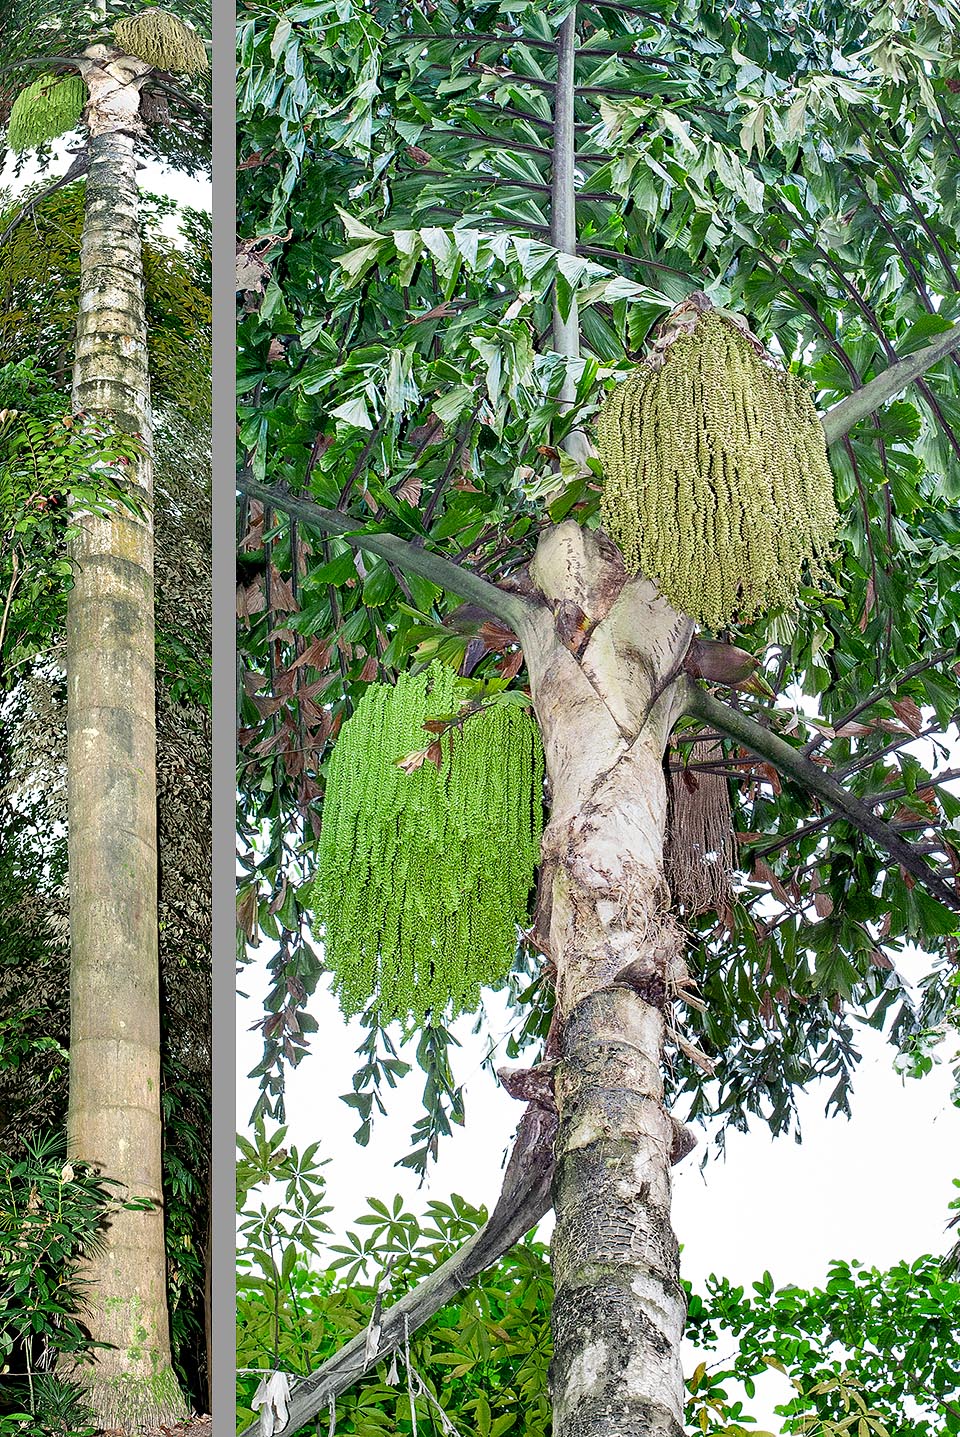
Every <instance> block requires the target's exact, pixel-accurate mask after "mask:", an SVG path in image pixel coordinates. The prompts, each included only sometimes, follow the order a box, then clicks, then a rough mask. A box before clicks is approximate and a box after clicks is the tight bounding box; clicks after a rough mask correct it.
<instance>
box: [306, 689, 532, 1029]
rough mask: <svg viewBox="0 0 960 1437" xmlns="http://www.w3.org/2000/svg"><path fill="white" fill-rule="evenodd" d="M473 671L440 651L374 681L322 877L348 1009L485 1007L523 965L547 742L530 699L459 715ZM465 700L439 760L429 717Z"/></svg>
mask: <svg viewBox="0 0 960 1437" xmlns="http://www.w3.org/2000/svg"><path fill="white" fill-rule="evenodd" d="M461 703H462V682H461V681H458V679H457V678H456V676H455V674H454V673H453V672H452V671H451V670H450V669H449V668H447V667H446V666H445V665H443V664H441V663H438V662H434V663H433V664H431V665H430V667H429V668H428V669H425V670H424V671H423V672H421V673H418V674H401V675H400V676H399V678H398V680H397V682H396V684H395V685H387V684H374V685H371V686H370V687H369V688H368V689H367V691H366V693H365V694H364V696H363V698H362V699H361V700H360V702H359V704H358V705H357V709H356V712H355V713H354V714H353V716H352V718H350V719H349V720H348V722H347V723H345V724H344V726H343V728H342V730H341V732H340V736H339V738H338V739H337V743H336V747H335V749H334V752H333V755H332V758H331V760H330V768H329V773H328V777H327V789H326V795H325V798H324V808H323V827H322V831H321V835H320V843H319V851H318V854H317V876H316V878H315V879H314V880H313V893H312V898H313V902H314V905H315V911H316V912H317V914H318V916H319V917H320V918H321V920H322V922H323V925H324V929H325V948H326V961H327V965H328V967H330V968H331V969H332V970H333V973H334V982H335V990H336V992H337V994H338V996H339V999H340V1003H341V1006H342V1008H343V1011H344V1013H345V1014H346V1015H347V1016H351V1015H353V1014H355V1013H360V1012H363V1011H365V1010H367V1009H368V1008H369V1009H371V1010H372V1011H373V1013H375V1015H376V1018H377V1020H378V1021H379V1022H381V1023H386V1022H389V1021H390V1020H391V1019H394V1018H400V1019H407V1018H413V1020H414V1021H415V1022H417V1023H422V1022H423V1020H424V1018H425V1016H426V1014H427V1013H428V1012H430V1013H432V1014H433V1015H434V1016H435V1017H439V1016H440V1015H441V1014H447V1015H448V1016H449V1017H454V1016H456V1014H458V1013H461V1012H465V1011H470V1010H471V1009H474V1008H476V1006H477V1004H478V1002H479V997H480V989H481V987H482V986H484V985H487V984H492V983H497V982H500V981H501V980H502V979H503V978H504V977H505V976H506V974H507V973H508V972H509V970H510V967H511V965H512V962H513V959H514V955H515V953H516V949H517V942H518V933H517V930H518V927H519V926H521V925H522V924H523V923H524V922H525V921H526V918H527V911H528V902H529V897H530V890H531V887H532V885H533V877H534V869H535V867H536V864H537V862H538V858H539V847H540V834H541V829H542V816H543V815H542V809H543V749H542V745H541V741H540V735H539V731H538V729H537V726H536V724H535V723H534V721H533V719H532V718H531V717H530V715H529V714H528V713H527V712H526V710H525V709H523V708H520V707H514V706H508V705H504V704H496V703H490V704H488V705H486V706H484V707H482V708H481V709H480V710H479V711H478V712H471V713H469V714H468V716H466V717H463V721H462V722H460V721H459V714H458V711H459V710H460V709H461ZM455 715H457V716H458V721H457V722H455V723H454V724H452V725H451V726H450V727H449V728H448V730H447V731H446V733H444V734H443V735H442V736H441V737H440V738H439V739H437V740H435V743H438V744H439V746H440V751H441V757H440V763H439V766H438V765H437V764H436V763H435V762H433V761H431V759H426V760H424V761H422V762H419V763H417V761H416V760H415V761H414V762H413V763H409V762H408V763H406V764H405V766H404V767H401V766H400V761H401V760H408V759H409V756H410V755H411V754H415V755H417V756H418V758H421V757H422V755H423V750H424V745H425V741H428V740H429V737H430V736H429V734H427V733H425V732H424V723H425V722H426V721H428V720H441V719H449V718H451V717H453V716H455Z"/></svg>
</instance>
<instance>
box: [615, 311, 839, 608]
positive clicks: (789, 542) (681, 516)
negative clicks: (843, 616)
mask: <svg viewBox="0 0 960 1437" xmlns="http://www.w3.org/2000/svg"><path fill="white" fill-rule="evenodd" d="M597 440H598V447H599V450H600V457H601V460H602V462H603V469H604V476H605V478H604V489H603V497H602V501H601V516H602V520H603V523H604V526H605V528H606V529H607V532H608V533H609V534H610V535H611V537H612V538H613V539H615V540H616V542H617V544H618V545H619V547H620V549H621V551H622V553H623V556H624V559H625V560H626V563H627V567H628V569H630V570H631V572H634V573H636V572H637V571H638V570H642V572H643V573H644V574H646V575H647V577H648V578H650V579H652V580H654V581H655V583H656V584H657V585H658V587H659V588H660V590H661V592H662V593H663V594H664V596H665V597H666V598H667V599H669V601H670V603H671V604H673V605H674V607H675V608H678V609H680V610H681V611H682V612H683V613H685V614H689V615H690V617H691V618H693V619H696V620H697V621H698V622H700V623H703V624H706V625H708V626H709V627H710V628H714V629H717V628H722V627H723V626H724V625H725V624H727V623H728V622H729V621H730V620H731V619H732V618H733V617H734V615H736V616H737V618H738V619H740V620H742V621H744V622H746V621H749V620H750V619H753V618H755V617H756V616H757V615H758V614H760V613H763V612H765V611H766V610H768V609H772V608H776V607H783V608H792V607H793V605H794V602H795V599H796V594H797V590H798V588H799V584H800V577H801V571H802V569H803V566H804V565H805V564H808V565H809V568H810V577H811V579H812V580H813V582H814V583H819V582H822V580H823V579H824V577H825V574H826V563H827V561H828V559H829V557H830V545H831V542H832V540H833V538H834V535H835V534H836V529H837V511H836V507H835V505H834V500H833V478H832V475H831V473H830V466H829V463H828V461H827V449H826V443H825V441H824V437H823V429H822V427H821V424H820V420H819V418H818V416H817V412H816V409H815V408H814V405H813V401H812V399H811V397H810V393H809V390H808V389H807V386H806V385H805V384H804V382H803V381H802V380H801V379H799V378H798V377H797V376H796V375H794V374H790V373H788V372H786V371H784V370H781V369H779V368H776V367H775V366H774V365H773V364H771V363H770V362H769V361H767V360H766V359H765V358H763V357H762V356H761V355H760V354H759V353H758V352H757V349H756V347H755V346H754V344H753V343H752V342H751V340H750V339H749V338H748V337H747V336H746V335H745V334H743V333H742V332H741V331H740V330H739V329H738V327H737V326H736V325H735V324H733V323H731V322H730V321H729V320H727V319H725V318H724V317H723V316H722V315H720V314H717V313H716V312H713V313H711V312H708V313H706V314H703V315H701V316H700V317H699V320H698V323H697V325H696V327H695V329H694V331H693V332H692V333H689V334H682V335H681V336H680V337H679V338H677V339H676V340H674V341H673V343H672V344H670V346H669V348H668V349H667V350H666V353H665V357H664V359H663V361H662V363H661V364H659V365H656V364H654V363H652V362H647V363H644V364H642V365H641V366H640V367H639V368H638V369H637V371H636V372H635V374H633V375H632V376H631V377H630V378H629V379H627V380H626V381H625V382H624V383H623V384H621V385H618V387H617V388H616V389H615V390H614V391H613V393H612V394H611V395H610V397H609V398H608V400H607V401H606V403H605V404H604V406H603V408H602V409H601V411H600V414H599V415H598V417H597Z"/></svg>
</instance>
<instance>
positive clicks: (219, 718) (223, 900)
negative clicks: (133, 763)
mask: <svg viewBox="0 0 960 1437" xmlns="http://www.w3.org/2000/svg"><path fill="white" fill-rule="evenodd" d="M212 5H213V55H212V68H213V1153H212V1172H213V1201H212V1223H211V1227H212V1232H211V1247H212V1254H213V1284H212V1293H213V1323H212V1329H213V1343H212V1347H213V1383H212V1396H211V1411H212V1413H213V1432H214V1437H233V1433H234V1431H235V1429H236V1424H235V1410H236V1399H235V1391H236V1383H235V1372H236V1321H235V1311H236V1241H235V1233H236V1200H235V1196H234V1189H235V1184H234V1151H235V1147H234V1134H235V1131H236V1122H235V1112H234V1109H235V1084H234V1070H235V1066H236V1017H235V987H236V984H235V978H234V914H235V907H234V880H235V852H236V840H235V833H236V824H235V802H234V793H235V763H234V754H235V746H236V721H235V712H234V706H235V693H236V630H235V625H234V583H233V574H234V570H235V549H236V541H235V520H234V507H235V506H234V496H235V493H236V488H235V478H236V476H235V473H234V447H235V446H234V432H235V428H234V415H235V398H234V394H235V383H234V376H235V371H236V336H235V318H234V313H235V304H234V291H235V288H236V274H235V249H236V247H235V234H236V193H237V186H236V39H235V36H236V30H235V18H234V17H235V12H234V6H233V3H232V0H212Z"/></svg>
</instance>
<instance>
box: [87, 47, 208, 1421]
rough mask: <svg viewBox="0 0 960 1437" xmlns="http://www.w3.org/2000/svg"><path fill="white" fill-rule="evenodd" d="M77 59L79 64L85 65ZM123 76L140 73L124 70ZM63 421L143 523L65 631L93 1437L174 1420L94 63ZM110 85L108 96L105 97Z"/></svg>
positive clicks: (123, 320) (132, 95)
mask: <svg viewBox="0 0 960 1437" xmlns="http://www.w3.org/2000/svg"><path fill="white" fill-rule="evenodd" d="M88 53H92V52H88ZM132 65H133V67H138V66H139V67H140V68H141V69H142V68H143V66H142V62H140V61H133V62H132ZM86 78H87V84H88V88H89V89H90V94H91V99H90V104H89V105H88V109H87V118H88V125H89V129H90V141H89V144H90V150H89V158H90V169H89V177H88V180H87V195H86V216H85V223H84V232H83V240H82V246H81V257H80V304H79V318H78V327H77V347H76V361H75V368H74V379H73V400H74V408H75V410H77V411H80V410H83V411H86V412H87V413H90V414H94V415H98V416H102V417H103V418H104V419H105V420H107V421H108V422H110V423H112V424H114V425H116V426H118V427H119V428H120V429H122V430H124V431H126V432H128V433H134V434H137V435H139V436H140V438H141V440H142V444H143V457H142V459H140V460H139V461H138V462H137V464H136V465H135V466H134V465H131V466H130V468H129V470H128V476H129V480H130V486H131V493H132V494H133V495H134V496H135V498H136V499H137V500H138V501H139V502H140V503H142V505H143V508H144V514H145V517H143V518H140V517H137V515H135V514H133V513H130V512H128V511H126V510H120V511H118V512H116V513H114V514H112V515H110V516H109V517H106V518H104V517H98V516H94V515H89V514H87V515H83V516H82V517H81V519H80V531H81V532H80V535H79V537H78V538H77V539H76V540H75V541H74V545H73V558H74V561H75V580H74V586H73V589H72V590H71V593H70V598H69V607H68V616H67V686H68V737H67V764H68V828H69V867H70V1013H71V1016H70V1101H69V1117H68V1137H69V1147H70V1152H71V1155H72V1156H75V1157H77V1158H82V1159H84V1160H86V1161H87V1162H92V1163H95V1164H96V1166H97V1167H98V1168H99V1169H100V1170H101V1172H102V1173H103V1174H104V1175H105V1176H106V1177H108V1178H110V1179H112V1180H114V1181H115V1182H116V1183H117V1184H118V1185H119V1187H118V1189H117V1192H118V1195H119V1196H120V1197H121V1198H125V1199H130V1198H138V1199H147V1200H148V1203H149V1207H148V1208H147V1209H146V1210H140V1211H126V1210H121V1211H119V1212H118V1213H117V1214H116V1215H115V1216H114V1217H113V1218H112V1219H111V1222H110V1225H109V1228H108V1230H107V1232H106V1242H105V1246H104V1249H103V1251H102V1253H98V1254H89V1255H88V1256H87V1259H86V1263H85V1270H84V1277H85V1278H86V1282H87V1287H86V1290H85V1296H84V1303H85V1312H84V1319H85V1322H86V1324H87V1326H88V1327H89V1329H90V1332H91V1334H92V1336H93V1337H94V1338H95V1339H96V1340H97V1341H98V1342H103V1343H108V1344H110V1346H109V1347H108V1348H106V1349H104V1350H102V1351H101V1352H100V1353H99V1354H98V1355H97V1358H96V1361H95V1363H94V1365H93V1367H92V1369H90V1370H87V1369H83V1370H82V1371H81V1373H80V1374H79V1375H80V1376H81V1379H82V1381H83V1382H84V1386H85V1387H86V1389H87V1395H88V1399H89V1400H90V1402H91V1404H92V1406H93V1408H94V1411H95V1413H96V1416H97V1420H98V1423H99V1425H100V1426H101V1427H103V1428H108V1429H110V1428H114V1429H116V1428H119V1429H120V1430H122V1431H124V1432H135V1431H138V1430H140V1429H142V1428H146V1427H150V1426H155V1425H157V1424H159V1423H164V1422H165V1423H169V1422H172V1421H175V1420H177V1419H179V1418H181V1417H183V1416H184V1415H185V1413H186V1404H185V1402H184V1400H183V1397H182V1395H181V1392H180V1388H179V1385H178V1383H177V1379H176V1377H175V1375H174V1373H173V1369H172V1366H171V1357H170V1337H169V1318H168V1312H167V1300H166V1256H165V1251H164V1223H163V1205H162V1187H161V1122H160V1017H159V970H158V956H157V946H158V934H157V817H156V815H157V790H156V720H155V689H154V610H153V531H152V519H151V517H150V504H151V499H152V490H153V474H152V458H151V447H152V446H151V412H150V388H149V373H148V361H147V324H146V314H145V307H144V283H143V262H142V256H141V246H140V234H139V227H138V199H139V197H138V190H137V184H136V165H137V160H136V152H135V139H134V135H135V133H136V129H137V121H136V99H137V89H138V87H137V85H136V83H135V82H134V83H130V80H129V79H128V80H127V81H126V82H125V84H122V83H121V84H118V83H117V76H116V70H114V74H113V76H112V77H111V75H110V74H109V73H108V70H107V67H106V66H101V65H98V64H96V63H95V64H94V65H93V66H92V67H91V69H90V71H89V73H88V74H87V75H86ZM111 80H112V81H113V83H111Z"/></svg>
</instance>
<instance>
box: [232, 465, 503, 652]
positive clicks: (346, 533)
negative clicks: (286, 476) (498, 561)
mask: <svg viewBox="0 0 960 1437" xmlns="http://www.w3.org/2000/svg"><path fill="white" fill-rule="evenodd" d="M237 488H238V489H239V490H240V492H241V493H243V494H249V495H250V497H251V499H259V500H260V502H261V503H262V504H270V505H272V506H273V507H274V508H275V509H282V510H283V512H284V513H285V514H289V515H290V517H291V518H294V519H299V520H300V522H301V524H306V525H308V526H309V527H310V528H312V529H319V530H320V531H321V532H322V533H325V534H338V535H339V536H340V537H341V538H343V539H346V541H347V543H348V544H352V545H353V546H354V547H355V548H357V549H364V550H366V551H367V552H368V553H370V554H377V555H378V556H379V557H380V558H383V559H386V560H387V561H388V562H389V563H391V564H396V565H397V567H398V568H400V569H403V571H404V572H405V573H408V574H419V575H420V577H421V578H423V579H429V581H430V583H431V584H436V585H437V587H438V588H441V589H449V590H450V591H451V592H452V593H454V594H459V595H460V596H461V597H462V598H464V599H470V600H471V601H472V602H473V603H475V604H481V605H482V606H483V608H485V609H488V610H489V611H490V613H491V614H496V616H497V618H499V619H503V620H504V621H505V622H506V623H507V624H509V625H510V627H511V628H512V629H513V630H514V631H516V630H517V628H518V625H519V624H521V623H522V622H523V620H524V618H525V617H526V616H527V614H528V613H529V611H530V603H529V601H528V600H527V599H524V598H522V597H521V595H519V594H510V593H507V592H506V590H504V589H501V588H499V587H498V586H497V585H496V584H491V583H490V582H489V581H488V580H487V579H481V578H480V576H479V574H475V573H473V572H472V571H471V570H469V569H461V568H460V567H459V566H458V565H457V564H454V563H453V562H452V561H451V560H450V559H445V558H444V557H443V555H442V554H432V553H430V551H429V550H428V549H421V548H420V547H419V546H418V545H417V544H412V543H410V542H409V540H407V539H401V538H400V536H399V535H398V534H367V533H364V532H363V530H358V529H357V527H356V521H355V520H353V519H351V518H350V517H349V516H348V515H346V514H339V513H337V511H336V510H335V509H324V508H323V507H322V506H321V505H320V504H315V503H314V502H313V500H312V499H305V498H302V497H301V496H300V495H294V494H288V493H287V492H286V491H285V490H282V489H271V488H269V487H268V486H267V485H266V484H258V483H257V481H256V480H255V479H250V478H248V477H247V476H246V475H244V474H238V476H237Z"/></svg>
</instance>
